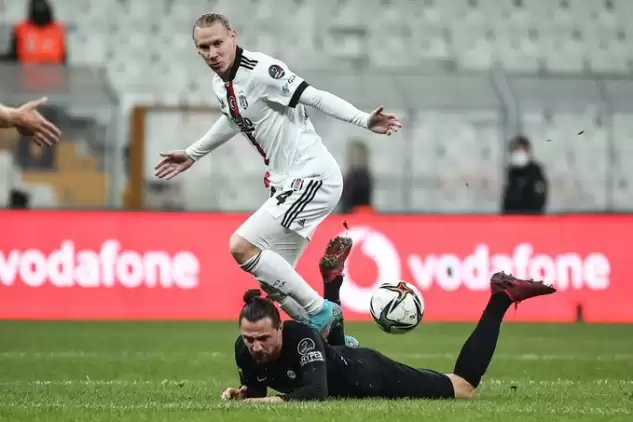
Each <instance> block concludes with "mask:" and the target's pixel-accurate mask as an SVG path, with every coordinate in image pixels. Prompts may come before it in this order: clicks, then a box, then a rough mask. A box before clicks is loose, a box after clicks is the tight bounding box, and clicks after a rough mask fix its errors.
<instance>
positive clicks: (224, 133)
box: [185, 114, 240, 161]
mask: <svg viewBox="0 0 633 422" xmlns="http://www.w3.org/2000/svg"><path fill="white" fill-rule="evenodd" d="M239 131H240V130H239V128H237V127H235V126H233V125H232V124H231V122H230V120H229V119H228V117H226V116H225V115H224V114H223V115H222V116H221V117H220V118H219V119H218V120H217V121H216V122H215V123H214V124H213V126H212V127H211V129H209V131H208V132H207V133H205V134H204V136H203V137H202V138H200V139H198V140H197V141H196V142H194V143H193V144H192V145H191V146H189V147H188V148H187V149H186V150H185V153H186V154H187V155H188V156H189V157H191V158H192V159H193V160H194V161H197V160H199V159H200V158H202V157H204V156H205V155H207V154H208V153H210V152H211V151H213V150H214V149H216V148H217V147H219V146H220V145H222V144H224V143H226V142H227V141H228V140H229V139H231V138H232V137H234V136H235V135H237V134H238V132H239Z"/></svg>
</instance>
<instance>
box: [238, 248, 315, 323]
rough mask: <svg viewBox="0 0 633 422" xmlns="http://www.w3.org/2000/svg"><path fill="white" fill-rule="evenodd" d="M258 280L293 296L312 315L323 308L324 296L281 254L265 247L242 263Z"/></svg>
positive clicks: (244, 268) (243, 267) (245, 269)
mask: <svg viewBox="0 0 633 422" xmlns="http://www.w3.org/2000/svg"><path fill="white" fill-rule="evenodd" d="M241 267H242V269H243V270H244V271H248V272H249V273H251V274H253V275H254V276H255V278H256V279H257V280H260V281H261V282H262V283H266V285H268V286H270V287H272V288H273V289H276V290H279V291H280V292H281V293H283V294H284V295H286V296H289V297H291V298H293V299H294V300H295V301H296V302H297V303H298V304H299V305H300V306H301V307H303V309H305V310H306V312H307V313H308V314H310V315H314V314H318V313H319V312H321V309H323V298H322V297H321V296H320V295H319V294H318V293H317V292H316V290H314V289H313V288H312V287H311V286H310V285H309V284H308V283H307V282H306V281H305V280H304V279H303V277H301V276H300V275H299V274H298V273H297V272H296V271H295V269H294V268H292V265H290V264H289V263H288V261H286V260H285V259H283V258H282V257H281V256H280V255H279V254H277V253H276V252H274V251H271V250H270V249H265V250H263V251H261V252H260V253H259V254H257V255H255V256H254V257H252V258H251V259H249V260H248V261H246V262H245V263H244V264H242V265H241Z"/></svg>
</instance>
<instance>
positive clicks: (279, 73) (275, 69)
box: [268, 64, 286, 79]
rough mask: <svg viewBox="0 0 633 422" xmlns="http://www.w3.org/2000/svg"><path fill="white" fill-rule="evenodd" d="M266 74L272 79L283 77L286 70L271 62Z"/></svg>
mask: <svg viewBox="0 0 633 422" xmlns="http://www.w3.org/2000/svg"><path fill="white" fill-rule="evenodd" d="M268 74H269V75H270V77H271V78H273V79H281V78H283V77H284V75H285V74H286V72H285V71H284V69H283V68H282V67H281V66H279V65H278V64H272V65H270V67H269V68H268Z"/></svg>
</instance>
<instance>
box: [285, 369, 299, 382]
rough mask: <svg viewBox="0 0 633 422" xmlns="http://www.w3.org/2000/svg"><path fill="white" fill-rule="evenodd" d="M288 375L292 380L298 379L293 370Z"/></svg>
mask: <svg viewBox="0 0 633 422" xmlns="http://www.w3.org/2000/svg"><path fill="white" fill-rule="evenodd" d="M286 375H288V378H290V379H291V380H293V379H295V378H297V374H296V373H295V371H293V370H292V369H289V370H288V372H286Z"/></svg>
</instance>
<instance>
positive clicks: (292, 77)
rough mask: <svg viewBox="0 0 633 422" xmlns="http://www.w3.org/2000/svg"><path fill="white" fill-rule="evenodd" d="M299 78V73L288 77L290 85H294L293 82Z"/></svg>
mask: <svg viewBox="0 0 633 422" xmlns="http://www.w3.org/2000/svg"><path fill="white" fill-rule="evenodd" d="M295 79H297V75H290V77H289V78H288V85H292V83H293V82H294V81H295Z"/></svg>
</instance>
